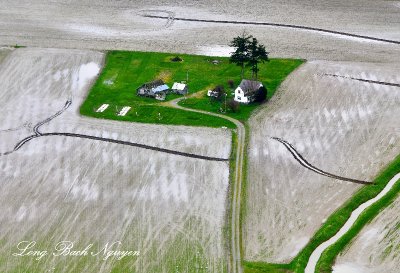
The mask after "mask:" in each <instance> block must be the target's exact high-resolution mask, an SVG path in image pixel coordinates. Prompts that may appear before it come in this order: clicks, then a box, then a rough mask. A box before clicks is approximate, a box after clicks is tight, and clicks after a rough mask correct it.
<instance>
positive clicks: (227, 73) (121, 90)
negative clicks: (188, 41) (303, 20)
mask: <svg viewBox="0 0 400 273" xmlns="http://www.w3.org/2000/svg"><path fill="white" fill-rule="evenodd" d="M174 56H176V54H168V53H154V52H131V51H110V52H108V53H107V56H106V62H105V67H104V68H103V70H102V72H101V74H100V76H99V78H98V79H97V81H96V82H95V84H94V85H93V87H92V88H91V90H90V92H89V95H88V97H87V99H86V100H85V102H84V103H83V104H82V106H81V109H80V112H81V114H83V115H86V116H91V117H96V118H106V119H114V120H124V121H135V122H143V123H158V124H177V125H192V126H209V127H221V126H226V127H229V128H234V125H233V124H232V123H230V122H229V121H226V120H224V119H221V118H218V117H212V116H208V115H203V114H200V113H193V112H187V111H181V110H177V109H172V108H169V107H164V106H162V105H160V103H161V102H160V101H157V100H155V99H153V98H144V97H139V96H137V95H136V89H137V88H138V87H139V86H140V85H142V84H143V83H145V82H149V81H152V80H154V79H159V78H161V79H163V80H164V81H165V82H166V83H167V84H168V85H169V86H170V87H171V86H172V84H173V83H174V82H175V81H177V82H180V81H185V80H186V79H187V75H189V81H188V83H189V92H190V93H195V92H199V91H206V90H208V89H209V88H213V87H214V86H216V85H224V86H225V88H226V90H229V88H228V85H227V81H228V80H234V82H235V84H239V82H240V68H239V67H238V66H236V65H234V64H230V63H229V59H228V58H221V57H207V56H197V55H185V54H179V56H180V57H181V58H182V59H183V61H182V62H172V61H171V58H173V57H174ZM213 60H218V61H220V63H219V64H217V65H216V64H213V63H212V61H213ZM302 62H303V61H302V60H287V59H273V60H271V61H270V62H269V63H266V64H263V65H261V67H260V69H261V72H260V77H259V78H260V80H261V81H263V83H264V84H265V85H266V86H267V88H268V89H269V90H268V91H269V94H268V96H269V97H271V96H272V94H273V92H274V91H275V90H276V88H277V87H278V86H279V84H280V83H281V82H282V81H283V80H284V78H285V77H286V76H287V75H288V74H289V73H290V72H291V71H293V69H295V68H296V67H298V66H299V65H300V64H301V63H302ZM229 93H231V92H230V91H229ZM177 97H179V95H173V94H170V95H168V96H167V100H172V99H174V98H177ZM104 103H107V104H110V107H109V108H108V109H106V110H105V111H104V112H103V113H97V112H95V110H96V109H97V108H99V107H100V106H101V105H102V104H104ZM182 103H183V104H184V105H185V106H187V107H192V108H197V109H202V110H206V111H212V112H218V109H219V108H220V105H219V103H210V101H209V99H208V98H200V99H194V98H191V99H187V100H185V101H184V102H182ZM123 106H130V107H132V109H131V110H130V111H129V112H128V114H127V115H126V116H124V117H119V116H117V115H116V113H117V110H120V109H121V108H122V107H123ZM256 106H257V105H256V104H255V105H247V106H243V107H241V110H240V112H239V113H227V114H228V115H230V116H232V117H236V118H238V119H241V120H243V119H244V118H243V117H246V118H247V117H249V115H250V112H251V111H252V110H253V109H254V108H255V107H256Z"/></svg>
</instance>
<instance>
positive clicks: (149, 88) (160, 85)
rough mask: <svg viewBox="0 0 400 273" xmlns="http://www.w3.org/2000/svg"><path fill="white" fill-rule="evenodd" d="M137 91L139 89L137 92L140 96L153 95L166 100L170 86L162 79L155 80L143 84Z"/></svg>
mask: <svg viewBox="0 0 400 273" xmlns="http://www.w3.org/2000/svg"><path fill="white" fill-rule="evenodd" d="M136 91H137V92H136V94H137V95H138V96H143V97H152V98H156V99H158V100H165V96H166V94H167V92H168V91H169V87H168V85H166V84H165V83H164V82H163V81H162V80H155V81H152V82H148V83H145V84H143V85H142V86H140V87H139V88H138V89H137V90H136Z"/></svg>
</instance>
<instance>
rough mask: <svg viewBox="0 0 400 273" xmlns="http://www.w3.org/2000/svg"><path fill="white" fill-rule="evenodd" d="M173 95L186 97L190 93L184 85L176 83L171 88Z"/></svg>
mask: <svg viewBox="0 0 400 273" xmlns="http://www.w3.org/2000/svg"><path fill="white" fill-rule="evenodd" d="M171 90H172V92H173V93H176V94H181V95H186V94H187V93H188V87H187V85H186V84H184V83H179V82H175V83H174V84H173V85H172V88H171Z"/></svg>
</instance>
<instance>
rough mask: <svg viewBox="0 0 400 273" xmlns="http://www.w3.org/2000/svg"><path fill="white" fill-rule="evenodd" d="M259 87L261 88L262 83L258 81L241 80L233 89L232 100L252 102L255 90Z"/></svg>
mask: <svg viewBox="0 0 400 273" xmlns="http://www.w3.org/2000/svg"><path fill="white" fill-rule="evenodd" d="M261 88H263V84H262V83H261V82H259V81H252V80H242V81H241V82H240V85H239V86H238V87H237V88H236V89H235V98H234V100H235V101H237V102H240V103H250V102H253V101H254V100H255V98H256V94H257V91H258V90H260V89H261Z"/></svg>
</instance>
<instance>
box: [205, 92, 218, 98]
mask: <svg viewBox="0 0 400 273" xmlns="http://www.w3.org/2000/svg"><path fill="white" fill-rule="evenodd" d="M207 96H209V97H215V98H216V97H218V92H216V91H213V90H208V91H207Z"/></svg>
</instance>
